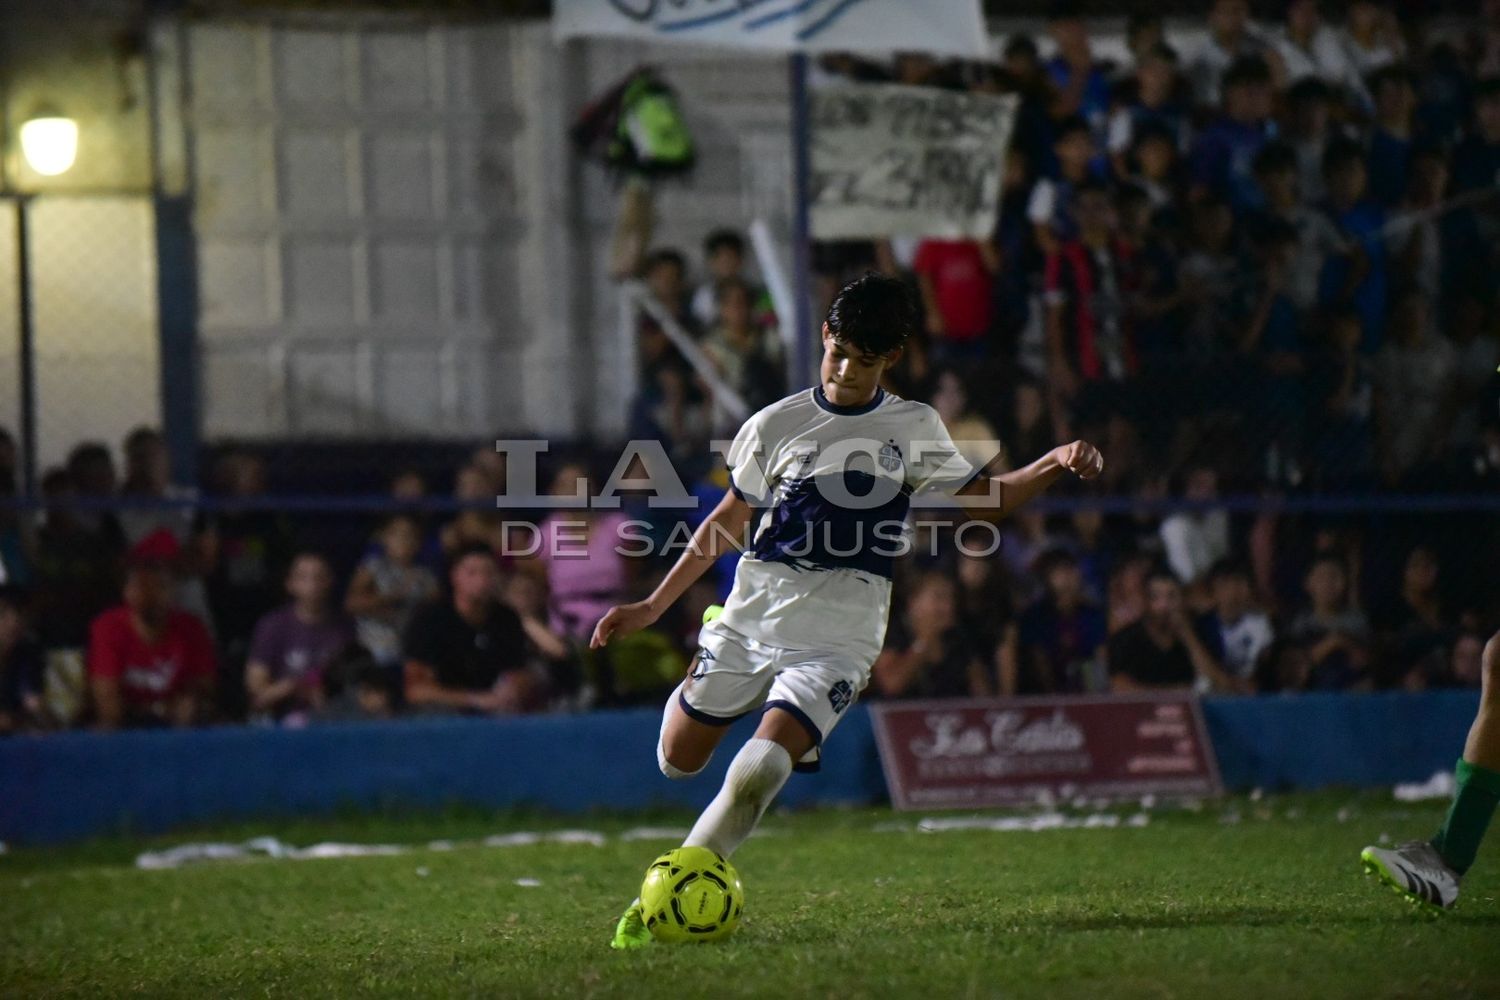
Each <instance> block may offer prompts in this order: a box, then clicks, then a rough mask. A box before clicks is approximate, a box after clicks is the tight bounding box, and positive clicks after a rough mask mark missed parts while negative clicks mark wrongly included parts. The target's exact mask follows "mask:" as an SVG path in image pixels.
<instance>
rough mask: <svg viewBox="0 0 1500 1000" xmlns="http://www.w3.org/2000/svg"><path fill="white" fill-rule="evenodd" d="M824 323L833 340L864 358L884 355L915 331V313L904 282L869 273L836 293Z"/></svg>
mask: <svg viewBox="0 0 1500 1000" xmlns="http://www.w3.org/2000/svg"><path fill="white" fill-rule="evenodd" d="M826 322H827V325H828V332H829V333H830V334H832V335H833V339H834V340H837V341H840V342H842V343H845V344H849V345H850V346H852V347H853V348H854V349H855V350H858V351H860V352H861V353H864V354H877V355H884V354H889V353H891V352H892V351H894V350H896V349H898V348H899V347H901V346H902V345H903V344H905V343H906V338H908V337H910V336H911V335H912V333H913V331H915V330H916V327H917V310H916V307H915V306H914V305H913V304H912V300H911V293H910V292H909V291H907V288H906V285H905V284H904V283H903V282H901V281H900V280H898V279H896V278H891V277H887V276H886V275H883V274H876V273H875V272H873V271H870V272H867V273H865V274H864V275H863V276H861V277H858V278H855V279H854V280H853V281H851V282H849V283H848V284H847V285H845V286H844V287H843V288H841V289H839V293H838V295H837V296H835V297H834V300H833V305H831V306H829V307H828V319H827V321H826Z"/></svg>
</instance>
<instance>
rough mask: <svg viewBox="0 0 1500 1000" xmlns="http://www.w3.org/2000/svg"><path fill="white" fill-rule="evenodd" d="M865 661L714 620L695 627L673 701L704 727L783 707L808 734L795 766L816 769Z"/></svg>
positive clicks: (864, 676)
mask: <svg viewBox="0 0 1500 1000" xmlns="http://www.w3.org/2000/svg"><path fill="white" fill-rule="evenodd" d="M870 667H871V664H870V663H869V662H868V661H867V660H865V659H864V658H863V657H861V656H857V655H851V654H847V653H837V652H829V651H826V650H814V649H782V648H780V647H778V646H768V645H766V644H765V643H762V642H757V641H756V640H754V639H751V638H748V637H747V636H744V635H741V634H740V633H739V632H736V631H735V630H734V629H732V628H730V627H728V626H727V625H725V624H724V623H723V622H722V621H719V620H717V619H716V620H714V621H711V622H709V623H708V624H707V625H704V626H703V630H702V631H701V632H699V633H698V658H697V662H696V663H695V664H694V665H693V672H692V673H691V674H689V675H688V680H687V682H686V683H685V684H684V685H683V686H682V688H681V689H680V693H679V694H678V696H677V699H678V704H679V705H680V706H681V708H682V710H683V711H684V712H686V713H687V714H688V717H689V718H692V719H695V720H697V721H698V722H702V723H705V724H707V725H710V726H727V725H729V724H730V723H732V722H735V721H737V720H739V719H741V718H744V717H745V716H747V715H749V714H750V713H751V712H754V711H756V710H757V709H759V710H761V711H767V710H769V709H772V708H780V709H783V710H785V711H786V712H788V713H789V714H791V715H792V717H794V718H795V719H796V720H797V721H798V722H800V723H802V726H803V728H805V729H806V730H807V733H808V735H809V736H811V737H812V739H813V748H812V750H810V751H808V753H807V754H806V756H804V757H803V758H802V759H801V760H800V761H798V762H797V763H796V764H795V765H794V767H795V769H796V770H798V771H804V772H806V771H816V770H818V765H819V761H820V760H821V757H822V746H823V741H824V740H825V739H827V738H828V734H829V733H831V732H833V727H834V726H836V725H838V723H839V719H841V718H842V717H843V716H844V713H845V712H847V711H848V710H849V706H850V705H852V704H854V700H855V699H856V698H858V697H859V693H860V692H861V691H863V690H864V688H865V685H866V684H867V683H868V682H869V680H870Z"/></svg>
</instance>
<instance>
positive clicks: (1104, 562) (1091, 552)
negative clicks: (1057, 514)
mask: <svg viewBox="0 0 1500 1000" xmlns="http://www.w3.org/2000/svg"><path fill="white" fill-rule="evenodd" d="M1070 520H1071V524H1070V528H1071V531H1070V534H1071V537H1070V538H1069V539H1068V551H1069V552H1070V553H1072V555H1073V558H1074V559H1076V560H1077V561H1078V572H1079V573H1080V574H1082V576H1083V593H1084V596H1085V597H1087V598H1088V599H1089V600H1090V601H1095V602H1098V601H1101V600H1103V599H1104V595H1105V594H1106V593H1107V592H1108V590H1109V577H1110V572H1111V571H1112V570H1113V568H1114V563H1115V555H1116V553H1115V551H1114V546H1113V543H1112V540H1111V539H1110V538H1109V537H1108V536H1107V535H1106V533H1105V530H1104V513H1103V512H1102V511H1101V510H1100V509H1099V508H1098V507H1092V506H1090V507H1076V508H1074V510H1073V514H1072V517H1071V518H1070Z"/></svg>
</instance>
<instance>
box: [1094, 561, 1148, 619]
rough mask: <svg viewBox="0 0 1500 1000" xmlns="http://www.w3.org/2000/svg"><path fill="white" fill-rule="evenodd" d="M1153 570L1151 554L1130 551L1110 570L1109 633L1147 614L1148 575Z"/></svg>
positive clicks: (1106, 599)
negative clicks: (1148, 555)
mask: <svg viewBox="0 0 1500 1000" xmlns="http://www.w3.org/2000/svg"><path fill="white" fill-rule="evenodd" d="M1150 572H1151V560H1150V558H1148V557H1147V556H1145V555H1142V554H1140V553H1133V554H1131V555H1127V556H1126V557H1125V558H1124V559H1122V560H1120V562H1119V564H1118V565H1116V566H1115V568H1114V569H1113V570H1112V571H1111V572H1110V574H1109V588H1108V590H1107V592H1106V597H1105V608H1106V610H1107V612H1108V619H1107V624H1108V627H1109V634H1110V635H1114V634H1115V633H1116V632H1118V631H1120V630H1121V629H1124V628H1127V627H1128V626H1131V625H1134V624H1135V623H1136V622H1138V621H1140V620H1141V619H1142V618H1143V617H1145V614H1146V577H1147V575H1148V574H1149V573H1150Z"/></svg>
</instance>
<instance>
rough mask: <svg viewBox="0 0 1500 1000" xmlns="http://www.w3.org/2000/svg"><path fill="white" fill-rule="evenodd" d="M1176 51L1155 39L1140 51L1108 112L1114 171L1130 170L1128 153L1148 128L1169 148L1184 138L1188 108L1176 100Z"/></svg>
mask: <svg viewBox="0 0 1500 1000" xmlns="http://www.w3.org/2000/svg"><path fill="white" fill-rule="evenodd" d="M1179 92H1180V88H1179V86H1178V77H1177V53H1176V52H1174V51H1172V49H1171V47H1170V46H1168V45H1167V44H1166V43H1164V42H1158V43H1157V44H1155V45H1153V46H1152V47H1151V48H1149V49H1147V50H1146V51H1145V52H1143V53H1142V54H1141V56H1140V57H1139V58H1138V60H1137V62H1136V67H1135V77H1134V79H1133V80H1132V81H1131V86H1130V87H1129V88H1128V92H1127V93H1126V94H1125V96H1124V100H1122V101H1121V102H1120V103H1119V104H1118V105H1117V106H1116V107H1115V109H1114V110H1113V111H1111V112H1110V116H1109V142H1108V148H1109V155H1110V159H1111V161H1112V163H1113V165H1114V168H1115V173H1116V174H1117V175H1119V176H1126V175H1128V174H1129V173H1130V170H1129V169H1128V165H1127V162H1126V158H1127V154H1128V153H1129V152H1130V151H1131V149H1132V148H1135V147H1136V142H1137V139H1138V138H1144V136H1145V135H1146V134H1147V130H1150V132H1151V133H1152V134H1153V135H1156V136H1160V137H1163V138H1164V139H1166V140H1167V141H1168V142H1169V144H1170V147H1171V148H1172V149H1174V150H1175V149H1177V148H1179V147H1181V146H1182V145H1183V144H1184V143H1185V142H1186V140H1187V132H1188V109H1187V108H1185V107H1183V106H1182V104H1181V103H1179V101H1178V94H1179Z"/></svg>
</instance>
